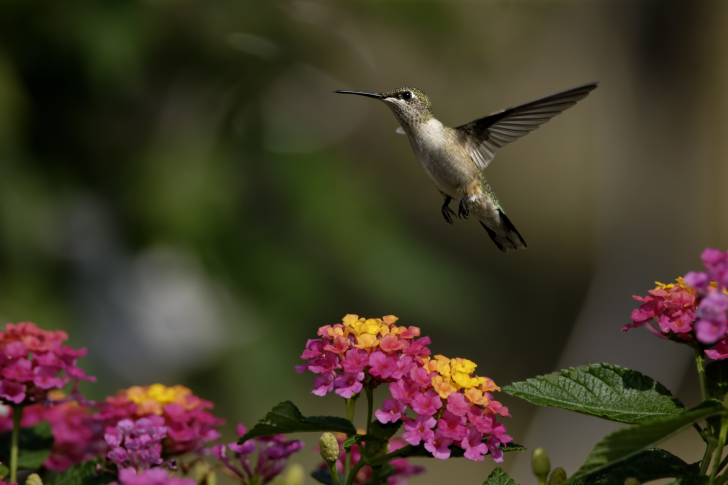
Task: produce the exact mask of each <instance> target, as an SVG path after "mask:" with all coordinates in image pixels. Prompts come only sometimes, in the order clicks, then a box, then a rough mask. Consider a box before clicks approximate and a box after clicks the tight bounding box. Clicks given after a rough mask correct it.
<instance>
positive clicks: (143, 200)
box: [0, 0, 728, 484]
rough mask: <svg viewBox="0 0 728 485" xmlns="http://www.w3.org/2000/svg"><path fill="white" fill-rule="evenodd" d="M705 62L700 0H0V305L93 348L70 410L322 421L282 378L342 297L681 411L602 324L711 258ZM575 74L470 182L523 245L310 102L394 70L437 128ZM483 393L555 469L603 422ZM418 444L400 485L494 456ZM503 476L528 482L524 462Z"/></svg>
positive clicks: (468, 351)
mask: <svg viewBox="0 0 728 485" xmlns="http://www.w3.org/2000/svg"><path fill="white" fill-rule="evenodd" d="M726 59H728V4H727V3H725V2H721V1H717V0H716V1H714V2H703V1H694V2H689V3H686V2H671V1H665V0H653V1H633V2H627V1H613V2H606V1H583V2H579V1H535V0H534V1H516V0H513V1H508V0H500V1H489V2H465V1H439V2H436V1H417V2H414V1H412V2H402V1H396V2H384V1H373V2H364V1H355V2H334V1H326V0H311V1H309V0H305V1H304V0H275V1H269V2H253V1H250V0H235V1H233V0H211V1H202V0H129V1H121V0H113V1H112V0H108V1H104V2H99V1H92V0H76V1H75V2H73V3H72V4H69V3H67V2H45V1H40V0H24V1H20V0H7V1H4V2H2V3H1V4H0V319H1V320H4V321H9V322H17V321H25V320H30V321H34V322H36V323H38V324H39V325H40V326H42V327H44V328H49V329H52V328H63V329H66V330H67V331H69V333H70V334H71V339H70V343H71V345H73V346H74V347H79V346H87V347H88V348H89V356H88V357H87V358H85V359H84V362H83V364H82V365H83V366H84V367H85V368H86V369H87V372H88V373H90V374H93V375H96V376H98V377H99V381H98V382H97V383H95V384H92V385H88V386H86V387H85V388H84V391H85V392H86V394H87V395H88V396H89V397H91V398H103V397H104V396H106V395H108V394H110V393H112V392H114V391H115V390H116V389H118V388H122V387H127V386H129V385H133V384H151V383H154V382H161V383H164V384H167V385H172V384H177V383H180V384H184V385H187V386H189V387H191V388H192V389H193V391H195V392H196V393H197V394H199V395H201V396H202V397H204V398H206V399H210V400H212V401H214V402H215V403H216V413H217V414H218V415H220V416H223V417H225V418H226V419H227V420H228V426H227V427H226V436H227V437H228V438H232V430H233V426H234V423H236V422H238V421H243V422H245V423H246V424H248V425H250V424H252V423H254V422H255V421H256V420H257V419H258V418H260V417H261V416H262V414H263V413H264V412H265V411H267V410H268V409H269V408H270V407H271V406H272V405H274V404H275V403H277V402H279V401H283V400H287V399H290V400H293V401H295V402H297V403H298V404H299V406H300V408H301V409H302V411H303V412H304V413H305V414H321V413H336V414H343V412H344V405H343V401H341V402H340V399H339V398H336V397H328V398H325V399H322V398H317V397H315V396H313V395H311V394H310V389H311V383H312V380H313V378H312V376H310V375H303V376H300V375H298V374H296V373H295V372H294V370H293V367H294V366H295V365H297V364H298V363H299V362H300V361H299V355H300V352H301V350H302V348H303V346H304V344H305V342H306V339H307V338H310V337H312V336H314V335H315V332H316V329H317V328H318V327H319V326H321V325H325V324H333V323H335V322H337V321H339V320H340V318H341V317H342V316H343V315H344V314H346V313H357V314H359V315H362V316H368V317H373V316H382V315H387V314H395V315H397V316H399V317H400V319H401V322H402V323H403V324H405V325H417V326H420V327H421V328H422V329H423V333H424V334H427V335H430V336H431V338H432V341H433V344H432V346H431V348H432V349H433V350H434V352H436V353H442V354H445V355H448V356H451V357H455V356H460V357H465V358H469V359H471V360H474V361H475V362H477V363H478V364H479V368H478V373H479V374H480V375H487V376H489V377H491V378H493V379H494V380H495V381H496V383H498V384H500V385H504V384H507V383H509V382H512V381H515V380H522V379H525V378H528V377H530V376H533V375H536V374H543V373H547V372H551V371H554V370H557V369H559V368H563V367H568V366H575V365H581V364H584V363H587V362H599V361H609V362H613V363H617V364H621V365H627V366H631V367H634V368H636V369H638V370H642V371H644V372H646V373H648V374H649V375H651V376H652V377H655V378H657V379H659V380H661V381H662V382H663V383H665V384H666V385H667V386H668V387H670V388H672V389H673V390H674V391H676V392H677V393H678V395H679V396H680V397H681V398H682V399H683V400H684V401H685V402H686V403H688V404H694V403H695V402H697V399H698V397H697V394H696V385H695V383H694V371H693V369H692V368H691V367H690V355H689V352H688V351H687V350H686V349H681V348H677V346H673V345H671V344H669V343H665V342H662V341H657V339H654V338H652V337H651V336H649V335H647V332H639V331H634V332H631V333H629V334H624V333H621V332H620V331H619V329H620V328H621V326H622V325H624V324H625V323H627V322H628V321H629V314H630V312H631V310H632V309H633V308H634V307H635V305H636V302H634V301H633V300H632V299H631V296H632V295H633V294H645V293H646V291H647V289H649V288H651V285H652V284H653V281H654V280H660V281H664V282H667V281H670V280H672V279H673V278H675V277H677V276H681V275H683V274H684V273H686V272H687V271H689V270H691V269H696V270H697V269H699V268H700V260H699V254H700V252H701V251H702V249H703V248H704V247H706V246H712V247H720V248H723V249H725V248H726V247H728V191H727V190H726V184H727V183H728V137H727V136H726V134H727V133H728V88H726V86H728V63H726V62H725V60H726ZM588 81H600V83H601V84H600V87H599V89H597V90H596V91H594V92H593V93H592V94H591V95H590V96H589V97H588V98H587V99H585V100H583V101H582V102H580V103H579V104H578V105H577V106H576V107H574V108H572V109H570V110H569V111H567V112H566V113H564V114H562V115H560V116H559V117H557V118H555V119H554V120H552V121H551V122H549V123H548V124H547V125H545V126H543V127H541V128H540V129H539V130H537V131H536V132H534V133H532V134H531V135H530V136H528V137H526V138H524V139H522V140H520V141H518V142H517V143H515V144H513V145H511V146H508V147H507V148H505V149H503V150H501V151H500V152H499V154H498V156H497V157H496V160H495V162H494V163H493V164H492V165H491V166H490V167H489V168H488V170H487V177H488V180H489V181H490V183H491V185H492V187H493V189H494V190H495V192H496V193H497V194H498V196H499V197H500V199H501V202H502V204H503V205H504V207H505V208H506V210H507V211H508V214H509V216H510V218H511V220H512V221H513V222H514V223H515V225H516V226H517V227H518V229H519V231H520V232H521V234H522V235H523V236H524V238H525V239H526V241H527V242H528V244H529V249H528V250H527V251H519V252H515V253H509V254H507V255H504V254H502V253H501V252H500V251H498V250H497V248H496V247H495V246H494V245H493V244H492V242H491V241H490V240H489V238H488V237H487V234H486V233H485V232H484V231H483V230H482V228H480V226H479V225H478V224H477V223H476V222H475V221H473V220H469V221H457V223H456V224H455V225H454V226H449V225H448V224H446V223H445V221H444V220H443V219H442V216H441V214H440V205H441V202H442V201H441V198H440V195H439V194H438V193H437V191H436V190H435V189H434V187H433V186H432V184H431V183H430V181H429V180H428V179H427V177H426V175H425V174H424V172H423V171H422V170H421V169H420V168H419V166H418V165H417V163H416V161H415V159H414V156H413V155H412V153H411V150H410V147H409V144H408V142H407V140H406V138H405V137H403V136H399V135H397V134H395V133H394V130H395V128H396V127H397V124H396V121H395V119H394V117H393V116H392V115H391V114H390V112H389V110H388V109H387V108H386V107H384V106H382V105H381V103H379V102H377V101H375V100H372V99H367V98H360V97H353V96H338V95H334V94H332V93H331V91H332V90H334V89H357V90H368V91H384V90H388V89H392V88H394V87H396V86H400V85H404V84H412V85H415V86H417V87H419V88H421V89H422V90H424V91H425V92H427V93H428V94H429V96H430V98H431V100H432V102H433V105H434V111H435V115H436V116H437V117H438V118H439V119H440V120H441V121H443V122H444V123H445V124H448V125H451V126H455V125H459V124H462V123H464V122H467V121H470V120H472V119H474V118H477V117H481V116H484V115H486V114H488V113H490V112H492V111H495V110H498V109H501V108H504V107H507V106H510V105H514V104H518V103H522V102H526V101H529V100H531V99H533V98H536V97H540V96H543V95H546V94H549V93H551V92H554V91H558V90H561V89H565V88H568V87H571V86H573V85H576V84H581V83H584V82H588ZM377 394H378V396H377V397H378V398H379V399H380V400H381V399H383V397H384V392H379V393H377ZM498 397H499V399H500V400H501V401H502V402H503V403H505V404H506V405H508V406H509V407H510V409H511V413H512V414H513V418H511V419H509V420H507V423H506V424H507V426H508V429H509V431H510V434H511V435H512V436H514V438H515V440H516V442H518V443H521V444H524V445H526V446H527V447H529V448H530V449H533V448H535V447H537V446H545V447H546V448H547V450H548V451H549V452H550V453H551V457H552V463H554V465H562V466H565V467H566V468H567V471H568V472H573V471H574V470H575V468H576V467H577V466H578V464H579V463H580V460H582V459H583V457H584V456H585V455H586V454H587V453H588V451H589V450H590V449H591V447H592V446H593V444H594V443H595V442H596V440H597V439H598V438H599V436H600V435H601V434H602V433H604V432H605V431H607V430H608V429H611V427H612V425H609V424H605V423H601V422H600V421H598V420H595V419H592V418H587V417H578V416H573V415H571V414H568V413H560V412H558V411H548V410H546V411H536V409H535V408H534V407H532V406H530V405H528V404H526V403H523V402H519V401H517V400H515V399H512V398H509V397H508V396H504V395H500V396H498ZM360 411H362V410H360ZM360 417H361V416H360ZM360 424H361V421H360ZM308 438H309V439H308V442H309V443H312V442H313V441H314V439H313V438H315V437H308ZM689 443H691V442H690V441H688V444H687V445H684V444H683V445H682V446H683V448H685V449H686V450H687V452H688V453H690V452H695V451H696V449H697V448H693V447H692V445H690V444H689ZM669 446H673V447H674V449H676V450H679V448H680V446H681V444H680V443H679V442H677V441H676V442H674V443H673V444H670V445H669ZM298 456H299V458H298V461H299V462H301V463H303V464H304V465H305V466H306V467H307V468H308V469H310V468H311V467H312V466H313V464H314V463H315V462H316V461H317V455H316V453H314V452H313V451H311V447H310V446H309V447H308V451H304V452H303V453H301V454H299V455H298ZM524 458H525V459H524ZM694 458H695V459H696V460H697V459H699V458H700V456H696V457H694ZM421 461H422V463H423V464H426V465H427V466H428V469H429V470H430V473H429V474H428V475H426V476H424V477H418V478H415V479H413V483H421V484H425V483H443V482H444V481H446V480H451V479H452V477H453V476H455V475H454V474H455V473H457V476H458V479H459V481H460V482H462V483H481V482H482V480H483V479H484V478H485V477H486V476H487V474H488V473H489V472H490V470H491V469H492V468H493V466H494V465H493V463H492V461H490V460H488V459H486V462H485V463H473V462H468V461H455V460H449V461H446V462H437V463H436V462H435V461H434V460H425V459H422V460H421ZM504 468H505V469H506V470H507V471H508V472H509V473H511V474H512V476H513V477H514V478H516V479H517V480H519V481H521V482H523V483H530V482H531V480H530V479H529V478H528V476H529V474H528V456H527V455H526V456H522V457H514V456H512V455H507V456H506V461H505V464H504ZM309 480H310V479H309ZM478 480H480V481H478Z"/></svg>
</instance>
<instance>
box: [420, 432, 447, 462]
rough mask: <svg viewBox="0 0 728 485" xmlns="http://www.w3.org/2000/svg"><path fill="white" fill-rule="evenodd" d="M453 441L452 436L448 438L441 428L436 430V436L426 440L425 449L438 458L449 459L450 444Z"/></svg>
mask: <svg viewBox="0 0 728 485" xmlns="http://www.w3.org/2000/svg"><path fill="white" fill-rule="evenodd" d="M452 443H453V440H452V439H451V438H446V437H445V436H443V434H442V433H441V432H440V430H436V431H435V434H434V436H432V437H431V438H430V439H429V440H427V441H426V442H425V449H426V450H427V451H429V452H430V453H432V456H434V457H435V458H437V459H438V460H447V459H448V458H450V445H451V444H452Z"/></svg>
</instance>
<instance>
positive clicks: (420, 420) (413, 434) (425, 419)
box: [402, 415, 437, 446]
mask: <svg viewBox="0 0 728 485" xmlns="http://www.w3.org/2000/svg"><path fill="white" fill-rule="evenodd" d="M435 425H437V420H436V419H435V418H433V417H432V416H425V415H420V416H417V417H416V418H415V419H410V420H408V421H406V422H405V423H404V431H405V433H404V434H403V435H402V439H403V440H405V441H406V442H407V443H409V444H411V445H413V446H417V445H419V444H420V443H421V442H423V441H427V440H429V439H431V438H432V437H433V436H434V435H435V433H434V431H433V430H432V428H434V427H435Z"/></svg>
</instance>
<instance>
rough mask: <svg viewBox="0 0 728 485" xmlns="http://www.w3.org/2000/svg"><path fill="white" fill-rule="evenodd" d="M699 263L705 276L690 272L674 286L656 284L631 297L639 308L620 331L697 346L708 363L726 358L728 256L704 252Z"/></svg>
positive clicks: (710, 251)
mask: <svg viewBox="0 0 728 485" xmlns="http://www.w3.org/2000/svg"><path fill="white" fill-rule="evenodd" d="M701 259H702V260H703V264H704V265H705V269H706V270H705V271H704V272H694V271H691V272H689V273H688V274H686V275H685V277H684V278H677V280H676V281H677V283H672V284H663V283H660V282H656V284H657V287H656V288H655V289H653V290H650V291H648V295H647V296H645V297H641V296H634V299H635V300H638V301H640V302H642V305H640V307H639V308H638V309H636V310H634V311H633V312H632V323H630V324H627V325H625V326H624V327H622V331H627V330H629V329H631V328H637V327H645V328H647V329H648V330H649V331H650V332H652V333H653V334H654V335H656V336H658V337H660V338H672V339H678V340H682V341H684V342H688V343H694V344H697V345H700V346H701V348H703V349H704V352H705V355H707V356H708V357H710V358H711V359H719V360H722V359H725V358H728V314H727V312H728V252H723V251H720V250H718V249H711V248H707V249H706V250H705V251H703V253H702V254H701ZM650 322H654V323H655V324H656V325H657V326H653V325H652V324H651V323H650ZM712 345H715V349H705V347H709V346H712Z"/></svg>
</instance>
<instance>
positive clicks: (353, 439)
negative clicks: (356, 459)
mask: <svg viewBox="0 0 728 485" xmlns="http://www.w3.org/2000/svg"><path fill="white" fill-rule="evenodd" d="M366 436H367V435H365V434H355V435H354V436H349V437H348V438H346V440H345V441H344V442H343V443H342V444H341V447H342V448H344V449H345V450H348V449H349V448H351V447H352V446H354V445H356V444H358V443H359V442H360V441H366Z"/></svg>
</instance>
